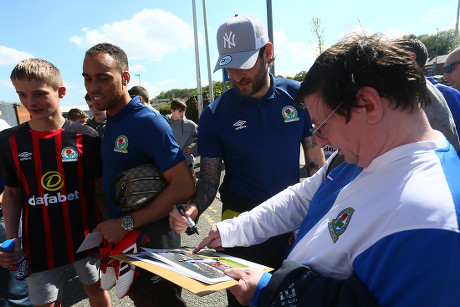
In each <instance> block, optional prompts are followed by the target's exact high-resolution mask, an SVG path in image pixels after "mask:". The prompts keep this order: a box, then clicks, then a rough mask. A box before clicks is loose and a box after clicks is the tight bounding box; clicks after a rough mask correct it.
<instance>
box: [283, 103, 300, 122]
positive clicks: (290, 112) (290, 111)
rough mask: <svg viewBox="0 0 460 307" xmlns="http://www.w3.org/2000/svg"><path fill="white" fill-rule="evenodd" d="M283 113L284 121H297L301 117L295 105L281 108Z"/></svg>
mask: <svg viewBox="0 0 460 307" xmlns="http://www.w3.org/2000/svg"><path fill="white" fill-rule="evenodd" d="M281 115H283V118H284V122H285V123H290V122H295V121H298V120H299V119H300V118H299V113H297V109H296V108H294V107H293V106H289V105H288V106H285V107H284V108H283V109H282V110H281Z"/></svg>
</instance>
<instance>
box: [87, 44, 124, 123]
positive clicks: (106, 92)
mask: <svg viewBox="0 0 460 307" xmlns="http://www.w3.org/2000/svg"><path fill="white" fill-rule="evenodd" d="M83 77H84V78H85V87H86V91H87V92H88V94H89V96H90V97H91V101H92V102H93V104H94V107H96V109H98V110H101V111H102V110H106V111H107V113H108V114H109V115H114V114H115V113H117V112H118V111H119V110H121V108H122V107H123V106H124V105H122V104H121V102H122V96H123V91H124V87H126V86H127V85H128V82H129V73H128V72H123V74H121V73H120V71H119V70H118V67H117V63H116V62H115V60H114V59H113V58H112V57H111V56H110V55H108V54H107V53H100V54H97V55H87V56H85V60H84V62H83Z"/></svg>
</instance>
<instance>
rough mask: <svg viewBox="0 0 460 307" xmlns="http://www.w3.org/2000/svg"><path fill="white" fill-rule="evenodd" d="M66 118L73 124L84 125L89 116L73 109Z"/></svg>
mask: <svg viewBox="0 0 460 307" xmlns="http://www.w3.org/2000/svg"><path fill="white" fill-rule="evenodd" d="M67 118H68V119H69V120H71V121H73V122H76V123H78V124H82V125H85V124H86V121H87V120H88V118H89V116H88V114H86V113H85V112H83V111H82V110H80V109H77V108H73V109H70V110H69V113H67Z"/></svg>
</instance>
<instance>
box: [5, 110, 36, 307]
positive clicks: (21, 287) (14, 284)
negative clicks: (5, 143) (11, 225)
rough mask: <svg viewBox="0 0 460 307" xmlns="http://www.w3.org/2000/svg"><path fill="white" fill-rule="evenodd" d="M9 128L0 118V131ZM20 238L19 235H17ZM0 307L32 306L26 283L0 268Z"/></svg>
mask: <svg viewBox="0 0 460 307" xmlns="http://www.w3.org/2000/svg"><path fill="white" fill-rule="evenodd" d="M8 128H10V125H8V123H7V122H6V121H5V120H4V119H2V118H0V131H2V130H5V129H8ZM4 189H5V183H4V182H3V179H2V178H0V244H1V243H2V242H3V241H5V239H6V231H5V221H4V220H3V212H2V200H3V190H4ZM19 236H20V237H21V234H19ZM0 285H2V286H0V306H2V307H16V306H18V307H19V306H32V304H31V303H30V300H29V292H28V290H27V281H25V280H17V279H16V278H15V277H14V275H13V273H11V271H10V270H9V269H5V268H3V267H0Z"/></svg>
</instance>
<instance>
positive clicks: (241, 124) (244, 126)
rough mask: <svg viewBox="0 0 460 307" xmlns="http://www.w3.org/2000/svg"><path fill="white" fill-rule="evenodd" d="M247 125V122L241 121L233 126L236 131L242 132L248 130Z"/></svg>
mask: <svg viewBox="0 0 460 307" xmlns="http://www.w3.org/2000/svg"><path fill="white" fill-rule="evenodd" d="M245 124H246V121H245V120H241V119H240V120H239V121H237V122H236V123H234V124H233V126H234V127H235V130H240V129H243V128H246V125H245Z"/></svg>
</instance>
